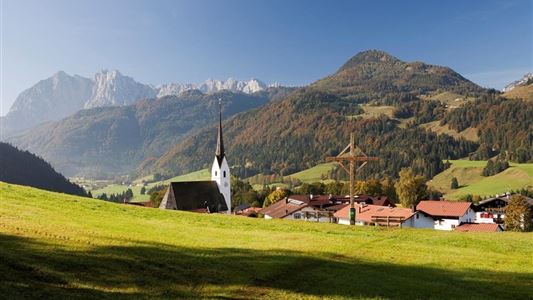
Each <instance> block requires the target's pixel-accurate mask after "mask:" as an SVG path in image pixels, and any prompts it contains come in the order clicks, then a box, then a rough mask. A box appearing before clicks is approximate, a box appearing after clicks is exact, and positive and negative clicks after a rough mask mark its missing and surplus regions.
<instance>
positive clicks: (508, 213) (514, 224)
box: [504, 194, 531, 231]
mask: <svg viewBox="0 0 533 300" xmlns="http://www.w3.org/2000/svg"><path fill="white" fill-rule="evenodd" d="M504 221H505V230H508V231H529V230H531V209H530V208H529V205H528V203H527V201H526V198H525V197H524V196H522V195H519V194H515V195H513V196H512V197H511V199H509V204H508V205H507V207H506V208H505V218H504Z"/></svg>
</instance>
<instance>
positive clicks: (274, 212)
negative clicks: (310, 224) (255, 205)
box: [259, 199, 308, 218]
mask: <svg viewBox="0 0 533 300" xmlns="http://www.w3.org/2000/svg"><path fill="white" fill-rule="evenodd" d="M307 206H308V204H307V203H304V202H303V201H302V204H296V203H294V202H290V201H288V199H281V200H279V201H278V202H276V203H274V204H272V205H270V206H268V207H265V208H263V209H261V210H260V211H259V213H260V214H263V215H266V216H270V217H272V218H283V217H285V216H288V215H290V214H292V213H293V212H296V211H299V210H300V209H302V208H304V207H307Z"/></svg>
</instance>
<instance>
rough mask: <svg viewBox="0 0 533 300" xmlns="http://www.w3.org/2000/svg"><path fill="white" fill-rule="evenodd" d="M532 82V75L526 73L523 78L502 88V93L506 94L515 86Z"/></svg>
mask: <svg viewBox="0 0 533 300" xmlns="http://www.w3.org/2000/svg"><path fill="white" fill-rule="evenodd" d="M532 82H533V73H527V74H525V75H524V76H522V78H520V79H518V80H515V81H513V82H511V83H509V84H508V85H506V86H505V87H504V88H503V90H502V92H504V93H507V92H510V91H512V90H513V89H514V88H516V87H517V86H522V85H528V84H531V83H532Z"/></svg>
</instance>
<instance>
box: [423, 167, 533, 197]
mask: <svg viewBox="0 0 533 300" xmlns="http://www.w3.org/2000/svg"><path fill="white" fill-rule="evenodd" d="M450 162H451V163H452V165H451V167H450V168H449V169H447V170H445V171H444V172H442V173H440V174H438V175H437V176H435V177H434V178H433V179H432V180H431V181H429V182H428V184H429V185H431V186H433V187H435V188H437V189H439V190H441V191H443V192H444V193H445V197H446V198H447V199H459V198H461V197H462V196H465V195H467V194H472V195H480V196H491V195H495V194H503V193H505V192H507V191H510V190H517V189H521V188H525V187H533V164H531V163H529V164H516V163H511V164H510V167H509V168H508V169H507V170H504V171H503V172H501V173H498V174H496V175H494V176H488V177H484V176H481V172H482V171H483V168H484V167H485V166H486V164H487V162H486V161H470V160H451V161H450ZM453 177H456V178H457V181H458V182H459V188H458V189H456V190H452V189H451V188H450V184H451V180H452V178H453Z"/></svg>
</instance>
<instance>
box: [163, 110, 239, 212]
mask: <svg viewBox="0 0 533 300" xmlns="http://www.w3.org/2000/svg"><path fill="white" fill-rule="evenodd" d="M219 109H220V111H219V119H218V137H217V146H216V149H215V158H214V160H213V166H212V167H211V180H210V181H183V182H171V183H170V184H169V186H168V188H167V191H166V193H165V196H164V197H163V201H161V205H160V206H159V208H160V209H177V210H186V211H194V212H203V213H217V212H219V213H224V212H225V213H228V214H229V213H231V181H230V180H231V177H230V170H229V165H228V161H227V159H226V153H225V151H224V140H223V138H222V104H221V102H220V100H219Z"/></svg>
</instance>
